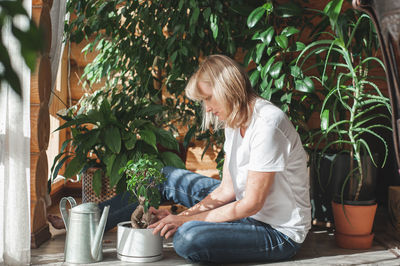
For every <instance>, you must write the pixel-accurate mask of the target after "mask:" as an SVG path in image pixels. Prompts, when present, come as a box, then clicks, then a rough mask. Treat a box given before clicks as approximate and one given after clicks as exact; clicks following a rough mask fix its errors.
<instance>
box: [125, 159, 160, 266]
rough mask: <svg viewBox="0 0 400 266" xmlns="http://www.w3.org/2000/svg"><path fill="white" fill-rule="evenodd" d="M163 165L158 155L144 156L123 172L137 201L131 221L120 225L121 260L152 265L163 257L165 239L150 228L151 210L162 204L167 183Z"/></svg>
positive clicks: (130, 164) (134, 160) (135, 160)
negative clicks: (162, 170) (164, 185)
mask: <svg viewBox="0 0 400 266" xmlns="http://www.w3.org/2000/svg"><path fill="white" fill-rule="evenodd" d="M162 166H163V165H162V162H160V161H159V160H158V159H157V158H156V157H155V156H153V155H148V154H143V156H138V157H137V159H133V160H130V161H129V162H128V163H127V164H126V165H125V167H123V168H121V169H120V173H121V174H124V175H125V176H126V183H127V190H128V191H129V192H130V193H131V195H132V196H133V198H134V200H136V201H137V202H138V206H137V208H136V209H135V210H134V211H133V212H132V215H131V221H130V222H129V221H128V222H122V223H120V224H118V240H117V252H118V257H119V258H120V259H121V260H124V261H133V262H149V261H155V260H158V259H161V257H162V238H161V237H160V236H159V235H153V233H152V231H153V229H147V226H148V225H149V224H151V223H152V222H153V219H154V217H153V216H152V214H151V213H150V212H149V208H150V207H154V208H158V207H159V205H160V199H161V196H160V191H159V187H160V185H161V184H162V183H163V182H164V181H165V177H164V175H163V174H162V172H161V168H162Z"/></svg>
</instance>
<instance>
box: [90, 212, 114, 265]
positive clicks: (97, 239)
mask: <svg viewBox="0 0 400 266" xmlns="http://www.w3.org/2000/svg"><path fill="white" fill-rule="evenodd" d="M109 210H110V206H106V207H105V208H104V210H103V214H102V215H101V218H100V222H99V226H98V227H97V231H96V234H95V236H94V239H93V242H92V245H91V246H92V250H91V251H92V257H93V258H97V256H98V255H99V252H100V248H101V247H102V241H103V234H104V229H105V228H106V222H107V217H108V211H109Z"/></svg>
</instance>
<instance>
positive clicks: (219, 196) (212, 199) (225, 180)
mask: <svg viewBox="0 0 400 266" xmlns="http://www.w3.org/2000/svg"><path fill="white" fill-rule="evenodd" d="M222 173H223V175H222V181H221V184H220V185H219V186H218V187H217V188H216V189H215V190H214V191H212V192H211V193H210V194H209V195H208V196H207V197H205V198H204V199H203V200H202V201H200V202H199V203H197V204H196V205H194V206H193V207H191V208H189V209H188V210H186V211H184V212H182V213H180V214H179V215H180V216H182V215H183V216H190V215H194V214H197V213H201V212H204V211H209V210H212V209H215V208H218V207H220V206H223V205H225V204H227V203H230V202H232V201H233V200H234V199H235V191H234V190H233V184H232V178H231V175H230V173H229V169H228V167H227V165H226V161H225V162H224V166H223V170H222Z"/></svg>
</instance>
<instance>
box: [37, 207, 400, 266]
mask: <svg viewBox="0 0 400 266" xmlns="http://www.w3.org/2000/svg"><path fill="white" fill-rule="evenodd" d="M380 213H381V214H380V215H379V213H378V215H377V219H376V222H375V225H374V232H375V240H374V243H373V246H372V248H371V249H369V250H365V251H359V250H347V249H341V248H338V247H336V246H335V242H334V236H333V230H332V229H326V228H322V227H317V226H314V227H313V228H312V230H311V231H310V233H309V234H308V236H307V239H306V241H305V242H304V244H303V246H302V247H301V249H300V250H299V252H298V254H297V255H296V256H295V257H294V258H292V259H291V260H289V261H284V262H279V263H269V264H267V263H251V264H244V263H236V264H230V265H318V266H320V265H400V250H399V248H400V242H399V241H397V240H396V238H395V237H394V236H393V234H391V233H390V232H389V231H388V227H387V224H386V221H387V219H386V218H385V215H384V214H385V211H384V210H381V211H380ZM50 227H51V226H50ZM51 233H52V235H53V237H52V239H51V240H49V241H47V242H46V243H44V244H43V245H42V246H41V247H40V248H38V249H32V251H31V258H32V260H31V262H32V265H66V264H65V263H63V260H64V253H63V252H64V241H65V230H55V229H54V228H52V227H51ZM103 254H104V260H103V261H102V262H99V263H95V264H92V265H110V264H111V265H143V263H141V264H135V263H126V262H121V261H120V260H118V258H117V254H116V231H115V230H114V231H110V232H107V233H106V234H105V236H104V242H103ZM146 265H149V266H150V265H162V266H171V265H191V264H190V263H188V262H186V261H185V260H183V259H182V258H180V257H179V256H178V255H177V254H176V253H175V252H174V249H173V247H172V243H171V242H167V241H165V242H164V258H163V259H162V260H160V261H158V262H153V263H146ZM195 265H196V264H195ZM197 265H201V264H197Z"/></svg>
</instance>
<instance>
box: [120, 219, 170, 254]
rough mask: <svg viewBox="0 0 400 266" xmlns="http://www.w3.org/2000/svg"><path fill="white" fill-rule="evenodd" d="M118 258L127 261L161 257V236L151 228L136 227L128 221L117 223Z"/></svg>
mask: <svg viewBox="0 0 400 266" xmlns="http://www.w3.org/2000/svg"><path fill="white" fill-rule="evenodd" d="M117 234H118V236H117V256H118V259H120V260H122V261H128V262H153V261H157V260H160V259H162V257H163V255H162V248H163V243H162V237H160V236H159V235H153V229H136V228H132V227H131V223H130V222H129V221H127V222H122V223H119V224H118V229H117Z"/></svg>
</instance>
